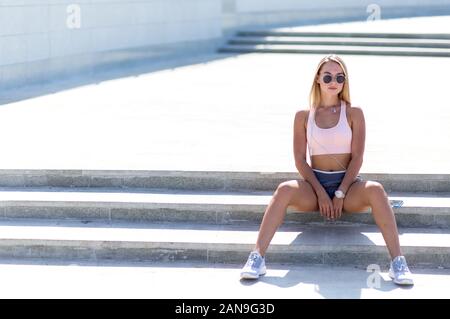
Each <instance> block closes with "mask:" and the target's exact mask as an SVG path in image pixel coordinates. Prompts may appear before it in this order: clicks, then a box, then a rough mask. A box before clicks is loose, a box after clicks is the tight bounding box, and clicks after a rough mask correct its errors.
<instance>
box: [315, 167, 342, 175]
mask: <svg viewBox="0 0 450 319" xmlns="http://www.w3.org/2000/svg"><path fill="white" fill-rule="evenodd" d="M312 170H313V171H314V172H317V173H323V174H339V173H345V172H347V171H334V172H327V171H322V170H320V169H315V168H313V169H312Z"/></svg>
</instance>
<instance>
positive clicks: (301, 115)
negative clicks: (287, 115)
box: [295, 109, 309, 128]
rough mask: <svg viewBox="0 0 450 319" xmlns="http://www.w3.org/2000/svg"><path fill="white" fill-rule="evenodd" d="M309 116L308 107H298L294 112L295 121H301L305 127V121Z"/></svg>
mask: <svg viewBox="0 0 450 319" xmlns="http://www.w3.org/2000/svg"><path fill="white" fill-rule="evenodd" d="M308 117H309V110H308V109H300V110H298V111H296V112H295V122H296V123H297V122H298V123H299V124H300V123H302V124H303V126H304V127H305V128H306V126H307V122H308Z"/></svg>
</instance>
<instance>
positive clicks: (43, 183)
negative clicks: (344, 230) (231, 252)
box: [0, 169, 450, 192]
mask: <svg viewBox="0 0 450 319" xmlns="http://www.w3.org/2000/svg"><path fill="white" fill-rule="evenodd" d="M360 175H361V176H362V178H363V179H364V180H375V181H379V182H380V183H382V184H383V186H384V187H385V189H386V190H387V191H388V192H391V191H404V190H405V189H408V191H411V192H448V191H449V190H450V174H389V173H387V174H380V173H361V174H360ZM292 179H301V176H300V174H298V173H296V172H234V171H150V170H147V171H142V170H140V171H138V170H136V171H132V170H5V169H4V170H0V187H92V188H96V187H115V188H154V189H158V188H159V189H191V190H198V189H202V190H258V191H259V190H267V191H274V190H275V189H276V187H277V186H278V185H279V184H280V183H281V182H283V181H286V180H292Z"/></svg>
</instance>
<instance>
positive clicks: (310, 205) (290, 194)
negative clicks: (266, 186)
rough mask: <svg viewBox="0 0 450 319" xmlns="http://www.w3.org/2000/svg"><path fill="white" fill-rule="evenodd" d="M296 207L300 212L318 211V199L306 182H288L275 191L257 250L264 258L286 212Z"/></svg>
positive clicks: (262, 226)
mask: <svg viewBox="0 0 450 319" xmlns="http://www.w3.org/2000/svg"><path fill="white" fill-rule="evenodd" d="M289 206H294V207H295V208H296V209H297V210H300V211H313V210H316V209H317V198H316V195H315V193H314V191H313V189H312V187H311V186H310V185H309V183H307V182H305V181H298V180H293V181H288V182H284V183H281V184H280V185H279V186H278V188H277V190H276V191H275V193H274V195H273V196H272V199H271V201H270V203H269V205H268V206H267V209H266V211H265V213H264V217H263V220H262V222H261V226H260V228H259V234H258V239H257V241H256V245H255V250H256V251H257V252H259V253H260V254H261V256H264V255H265V253H266V250H267V248H268V247H269V244H270V242H271V240H272V238H273V236H274V235H275V232H276V231H277V229H278V227H279V226H280V225H281V224H282V223H283V220H284V217H285V216H286V210H287V208H288V207H289Z"/></svg>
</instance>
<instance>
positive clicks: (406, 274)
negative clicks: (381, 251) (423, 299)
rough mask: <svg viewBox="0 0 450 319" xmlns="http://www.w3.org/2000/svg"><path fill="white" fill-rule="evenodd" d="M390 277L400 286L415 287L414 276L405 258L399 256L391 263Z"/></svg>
mask: <svg viewBox="0 0 450 319" xmlns="http://www.w3.org/2000/svg"><path fill="white" fill-rule="evenodd" d="M389 277H391V278H392V279H393V280H394V282H395V283H396V284H398V285H414V281H413V279H412V274H411V272H410V271H409V268H408V265H407V264H406V259H405V257H404V256H397V257H395V258H394V259H393V260H392V261H391V267H390V268H389Z"/></svg>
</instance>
